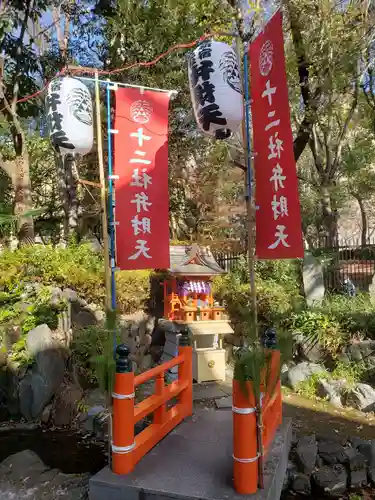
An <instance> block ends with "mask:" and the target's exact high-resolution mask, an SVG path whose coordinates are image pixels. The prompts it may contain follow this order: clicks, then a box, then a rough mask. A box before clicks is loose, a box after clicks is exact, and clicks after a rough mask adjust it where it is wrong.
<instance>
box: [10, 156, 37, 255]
mask: <svg viewBox="0 0 375 500" xmlns="http://www.w3.org/2000/svg"><path fill="white" fill-rule="evenodd" d="M14 162H15V167H16V168H15V175H14V189H15V195H14V214H15V215H16V216H17V217H18V218H17V228H18V244H19V246H25V245H30V244H31V245H32V244H34V221H33V218H32V216H31V215H23V214H25V213H27V212H28V211H30V210H31V209H32V199H31V183H30V166H29V156H28V154H27V152H26V150H24V153H23V155H18V156H17V157H16V159H15V160H14Z"/></svg>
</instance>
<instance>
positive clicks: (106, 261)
mask: <svg viewBox="0 0 375 500" xmlns="http://www.w3.org/2000/svg"><path fill="white" fill-rule="evenodd" d="M95 110H96V132H97V136H96V137H97V150H98V162H99V177H100V204H101V211H102V228H103V246H104V282H105V291H106V302H105V304H106V308H107V311H109V310H110V308H111V297H110V295H111V277H110V272H109V244H108V221H107V193H106V182H105V175H104V161H103V137H102V123H101V115H100V87H99V75H98V72H97V71H96V72H95Z"/></svg>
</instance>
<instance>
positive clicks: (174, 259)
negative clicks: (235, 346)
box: [162, 244, 233, 382]
mask: <svg viewBox="0 0 375 500" xmlns="http://www.w3.org/2000/svg"><path fill="white" fill-rule="evenodd" d="M170 259H171V267H170V269H168V273H167V276H166V277H165V279H164V282H163V287H164V320H165V321H166V323H167V324H169V325H173V324H174V325H178V324H185V325H186V326H187V327H188V329H189V331H190V334H191V337H192V340H193V347H194V349H193V377H194V379H195V380H196V381H197V382H203V381H209V380H224V379H225V358H226V353H225V350H224V349H223V342H222V336H223V335H226V334H228V333H233V330H232V328H231V326H230V324H229V322H228V319H227V318H226V315H225V308H224V306H223V305H220V304H219V303H217V302H215V300H214V297H213V293H212V278H214V277H215V276H219V275H222V274H225V271H224V270H223V269H222V268H221V267H220V266H219V265H218V263H217V262H216V261H215V258H214V256H213V255H212V252H211V251H210V250H209V248H203V247H199V246H198V245H196V244H193V245H192V246H172V247H170ZM176 331H178V329H174V328H173V326H172V327H171V328H168V327H167V329H166V332H165V338H166V343H165V347H164V353H163V357H162V360H163V361H165V360H167V359H170V358H171V357H173V356H174V355H175V353H176V352H177V349H178V336H176Z"/></svg>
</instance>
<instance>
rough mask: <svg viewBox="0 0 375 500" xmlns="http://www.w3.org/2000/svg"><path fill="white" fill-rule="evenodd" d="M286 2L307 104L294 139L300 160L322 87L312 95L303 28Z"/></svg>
mask: <svg viewBox="0 0 375 500" xmlns="http://www.w3.org/2000/svg"><path fill="white" fill-rule="evenodd" d="M284 4H285V6H286V8H287V10H288V13H289V19H290V28H291V32H292V40H293V46H294V50H295V53H296V57H297V65H298V76H299V84H300V90H301V96H302V99H303V103H304V105H305V115H304V118H303V120H302V122H301V123H300V126H299V128H298V132H297V136H296V138H295V139H294V158H295V160H296V161H298V159H299V157H300V156H301V154H302V153H303V150H304V149H305V147H306V145H307V144H308V142H309V138H310V136H311V133H312V127H313V125H314V123H315V122H316V119H317V111H318V106H319V100H320V97H321V94H322V89H321V88H320V86H319V87H317V89H316V90H315V92H314V94H313V95H311V89H310V81H309V62H308V60H307V55H306V51H305V47H304V43H303V38H302V29H301V26H300V23H299V18H298V14H297V11H296V9H295V8H294V6H293V4H292V2H290V1H289V0H284Z"/></svg>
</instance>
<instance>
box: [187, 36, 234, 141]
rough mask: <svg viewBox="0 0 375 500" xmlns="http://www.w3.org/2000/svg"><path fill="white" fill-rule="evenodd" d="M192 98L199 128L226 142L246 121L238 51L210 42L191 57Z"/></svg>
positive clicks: (201, 46)
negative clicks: (244, 118)
mask: <svg viewBox="0 0 375 500" xmlns="http://www.w3.org/2000/svg"><path fill="white" fill-rule="evenodd" d="M188 74H189V84H190V93H191V99H192V102H193V108H194V113H195V119H196V121H197V123H198V127H199V128H200V129H201V130H202V131H203V132H204V133H205V134H207V135H210V136H213V137H216V139H226V138H228V137H229V136H230V135H231V134H232V133H233V132H235V131H236V130H237V129H238V127H239V126H240V124H241V122H242V115H243V97H242V90H241V81H240V71H239V64H238V59H237V56H236V53H235V51H234V50H233V49H232V48H231V47H230V46H229V45H227V44H226V43H223V42H216V41H215V40H212V41H211V40H208V41H205V42H203V43H200V44H199V45H198V46H197V48H196V49H195V50H194V51H193V52H192V53H191V54H190V55H189V59H188Z"/></svg>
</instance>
